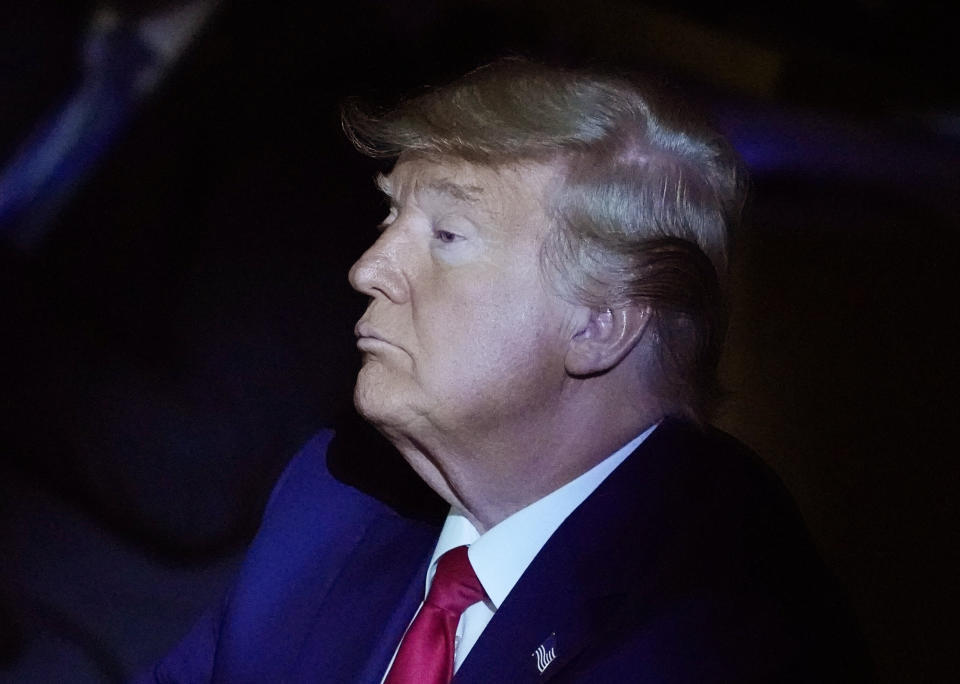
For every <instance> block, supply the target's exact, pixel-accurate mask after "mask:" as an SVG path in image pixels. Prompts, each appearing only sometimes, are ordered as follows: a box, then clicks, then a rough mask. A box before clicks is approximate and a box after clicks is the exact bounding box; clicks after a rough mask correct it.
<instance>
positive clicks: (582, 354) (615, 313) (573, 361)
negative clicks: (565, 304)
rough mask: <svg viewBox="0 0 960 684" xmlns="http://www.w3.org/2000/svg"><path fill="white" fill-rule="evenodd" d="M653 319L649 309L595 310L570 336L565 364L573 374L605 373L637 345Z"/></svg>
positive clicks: (631, 307) (637, 307) (641, 307)
mask: <svg viewBox="0 0 960 684" xmlns="http://www.w3.org/2000/svg"><path fill="white" fill-rule="evenodd" d="M649 322H650V308H649V307H644V306H637V305H628V306H624V307H619V308H605V309H594V310H592V311H590V315H589V318H588V320H587V322H586V324H585V325H583V326H582V327H581V328H580V329H579V330H578V331H577V333H576V334H575V335H574V336H573V337H572V338H571V340H570V346H569V347H568V349H567V356H566V359H565V365H566V369H567V372H568V373H569V374H570V375H574V376H579V377H585V376H589V375H597V374H600V373H605V372H606V371H608V370H610V369H611V368H613V367H614V366H616V365H617V364H619V363H620V362H621V361H622V360H623V359H624V358H625V357H626V356H627V355H628V354H629V353H630V352H631V351H632V350H633V348H634V347H636V345H637V342H639V341H640V339H641V337H643V334H644V332H645V331H646V328H647V324H648V323H649Z"/></svg>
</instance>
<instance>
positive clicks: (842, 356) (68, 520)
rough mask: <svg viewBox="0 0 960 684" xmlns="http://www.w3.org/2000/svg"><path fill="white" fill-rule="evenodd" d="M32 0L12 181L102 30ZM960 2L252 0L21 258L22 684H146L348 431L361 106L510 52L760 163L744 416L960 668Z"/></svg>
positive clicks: (8, 660)
mask: <svg viewBox="0 0 960 684" xmlns="http://www.w3.org/2000/svg"><path fill="white" fill-rule="evenodd" d="M63 4H65V3H56V2H53V1H52V0H41V1H36V2H29V3H28V2H25V1H21V2H12V3H9V6H10V9H8V11H7V15H8V16H7V18H6V19H4V25H3V26H2V28H0V32H2V33H0V39H2V40H0V78H2V81H0V87H2V91H0V163H4V161H3V160H6V159H8V158H9V157H10V156H11V155H13V154H14V152H15V151H16V150H17V148H18V145H19V144H20V143H21V141H22V140H23V139H24V138H25V137H26V136H27V134H28V133H29V131H30V130H31V128H32V127H33V126H34V125H35V123H36V122H37V121H38V120H39V119H40V118H41V117H42V116H43V115H44V114H45V113H47V112H49V111H50V110H51V107H55V106H56V104H57V102H58V101H60V100H61V99H62V97H63V95H64V93H66V92H68V91H69V89H70V87H71V84H72V83H74V82H75V81H76V79H77V78H78V74H77V46H78V41H79V40H80V38H79V37H80V35H81V33H82V31H83V28H84V26H85V24H86V22H87V21H88V19H89V15H90V13H91V12H92V10H93V8H94V3H92V2H87V3H84V2H79V3H76V4H73V5H69V6H68V7H62V6H61V5H63ZM946 5H947V3H936V2H929V1H920V2H913V3H894V2H884V1H882V0H876V1H874V2H866V1H864V2H853V1H841V2H832V3H829V4H828V3H819V2H813V3H777V4H775V5H771V6H769V7H767V8H766V9H758V8H756V7H752V6H749V7H748V5H747V3H739V2H730V3H723V4H720V3H717V6H715V7H712V8H710V9H704V8H702V7H700V6H699V5H698V4H695V3H691V2H679V3H665V2H649V3H637V2H630V1H628V0H600V1H597V2H586V1H571V2H539V1H534V2H526V3H511V2H506V1H503V2H498V1H495V0H487V1H480V0H473V1H465V2H452V1H445V0H417V1H415V2H407V3H404V4H403V5H402V6H400V3H378V2H373V1H372V0H355V1H353V2H350V3H347V4H345V5H342V6H338V7H333V8H330V9H321V8H320V7H318V6H316V5H315V4H314V3H309V4H308V3H302V4H301V3H292V2H273V3H244V2H239V1H236V2H229V1H225V2H223V3H222V5H221V7H220V8H219V10H218V11H217V12H216V14H215V15H214V16H213V18H212V19H211V20H210V21H209V23H208V24H207V25H206V26H205V28H204V30H203V31H202V33H201V34H200V35H199V36H198V37H197V38H196V40H195V41H194V43H193V44H192V45H191V47H190V49H189V51H188V53H187V54H186V55H185V56H184V58H183V59H182V61H181V62H180V64H179V65H178V66H177V68H176V69H175V70H174V71H173V72H172V73H171V74H170V76H169V77H168V78H167V79H166V80H165V81H164V82H163V83H162V84H161V85H160V87H159V88H158V89H157V91H156V92H155V93H154V94H153V95H152V97H151V98H150V100H149V101H148V102H147V103H146V104H145V105H144V106H143V107H142V108H141V109H140V110H139V111H138V112H137V114H136V116H135V117H134V119H133V120H132V122H131V123H130V125H129V126H128V128H127V129H126V130H125V131H124V132H123V134H122V135H121V136H120V137H119V139H118V140H117V141H116V143H115V144H114V145H113V147H112V148H111V150H110V152H109V154H107V155H106V156H105V157H104V158H103V160H102V161H101V163H100V164H99V165H98V167H97V168H96V170H95V172H94V173H93V174H92V175H91V177H90V178H88V179H87V181H86V182H85V183H84V184H83V185H82V187H81V188H80V189H79V191H78V192H77V193H76V194H75V195H74V196H73V197H72V198H71V200H70V202H69V203H67V204H66V206H65V207H64V208H63V209H62V211H60V212H59V214H58V215H57V217H56V219H55V221H54V222H53V223H52V224H51V228H50V231H49V233H48V235H47V238H46V239H45V240H44V241H43V242H42V243H40V244H38V245H37V246H36V247H34V248H32V249H23V248H19V247H17V246H16V245H15V244H13V243H11V242H5V243H3V244H2V245H0V311H2V318H0V320H2V321H3V322H4V325H3V327H4V329H5V331H6V332H5V333H4V334H3V335H2V336H0V340H2V341H0V383H2V385H0V387H2V390H3V391H2V394H0V402H2V404H0V681H17V682H34V681H36V682H44V681H78V682H80V681H92V682H97V681H119V680H122V679H123V678H124V677H125V676H128V675H129V674H131V673H132V672H134V671H136V670H138V669H139V668H142V667H143V666H144V665H146V664H148V663H149V662H151V661H152V660H153V659H155V658H156V657H158V656H159V655H161V654H162V653H163V652H164V651H166V650H167V649H168V648H169V647H170V646H171V644H172V643H173V642H175V640H176V639H177V637H178V636H179V635H181V634H182V633H183V632H184V631H185V630H186V629H187V627H188V626H189V624H190V623H191V621H192V618H193V616H194V615H195V614H196V612H197V611H198V610H200V609H201V608H202V607H203V606H205V605H208V604H210V603H211V602H213V601H216V600H217V597H218V596H219V595H220V593H221V591H222V590H223V587H224V586H225V585H226V583H227V582H228V581H229V577H230V574H231V571H232V569H233V568H234V567H235V564H236V562H237V558H238V556H239V554H240V553H241V552H242V548H243V546H244V544H245V543H246V542H247V541H248V540H249V538H250V536H251V534H253V532H254V531H255V529H256V524H257V520H258V517H259V514H260V512H261V510H262V507H263V505H264V503H265V501H266V497H267V496H268V495H269V491H270V488H271V486H272V483H273V482H274V480H275V478H276V477H277V475H278V473H279V472H280V470H281V469H282V467H283V465H284V464H285V462H286V461H287V460H288V459H289V458H290V456H291V455H292V454H293V453H294V452H295V451H296V449H297V448H298V446H299V445H300V444H302V443H303V442H304V441H305V440H306V439H307V438H308V437H309V436H310V435H311V434H312V433H313V432H314V431H315V430H316V429H317V428H318V427H320V426H323V425H329V424H335V423H336V422H337V421H338V416H340V415H342V414H343V413H344V412H346V411H348V410H349V403H350V391H351V387H352V379H353V375H354V372H355V369H356V367H357V363H358V357H357V354H356V352H355V350H354V347H353V336H352V326H353V322H354V320H355V319H356V317H357V315H358V314H359V312H360V311H361V309H362V306H363V301H362V298H360V297H359V296H357V295H355V294H353V293H351V291H350V289H349V287H348V285H347V283H346V271H347V269H348V267H349V265H350V264H351V263H352V261H353V260H354V259H355V258H356V257H357V256H359V254H360V253H361V252H362V250H363V249H364V247H365V246H366V245H367V244H369V242H370V241H371V240H372V239H373V236H374V232H373V226H374V225H375V224H376V223H377V222H378V221H379V220H380V218H382V217H381V213H382V209H383V208H382V205H381V203H380V200H379V199H378V198H377V195H376V192H375V190H374V187H373V184H372V182H371V180H370V179H371V178H372V175H373V174H374V172H375V171H376V170H377V168H378V166H377V164H375V163H373V162H370V161H368V160H364V159H362V158H360V157H359V155H357V154H356V153H354V152H353V151H352V150H351V149H350V148H349V146H348V144H347V143H346V142H345V141H344V140H343V136H342V134H341V133H340V129H339V123H338V105H339V103H340V102H341V101H342V99H343V98H344V97H345V96H348V95H359V96H362V97H364V98H366V99H367V100H368V101H370V102H373V103H389V102H390V101H392V100H393V99H395V98H396V97H397V96H398V95H399V94H401V93H404V92H408V91H410V90H411V89H413V88H417V87H420V86H423V85H429V84H438V83H442V82H445V81H447V80H450V79H451V78H452V77H455V76H456V75H458V74H460V73H462V72H464V71H466V70H467V69H469V68H472V67H474V66H476V65H478V64H480V63H482V62H484V61H488V60H490V59H492V58H495V57H498V56H501V55H504V54H525V55H529V56H533V57H538V58H541V59H545V60H550V61H560V62H566V63H570V64H586V65H595V66H602V67H608V68H614V69H621V70H628V71H633V70H639V71H641V72H644V73H647V74H651V75H652V76H653V78H654V79H656V80H658V81H660V82H661V83H662V84H663V85H664V86H665V87H666V88H668V89H669V90H673V91H676V92H677V93H680V94H683V95H684V96H685V97H687V98H688V99H690V100H693V101H695V102H697V103H698V104H699V105H700V106H701V107H702V108H704V109H705V110H707V111H708V112H709V113H710V114H711V115H712V116H713V118H714V119H715V121H716V122H717V124H718V126H719V127H720V128H721V129H722V130H723V131H724V132H726V133H727V134H728V135H729V136H730V137H731V139H732V140H733V141H734V144H735V145H736V146H737V148H738V149H739V150H740V152H741V154H742V155H743V157H744V158H745V160H746V162H747V163H748V165H749V166H750V167H751V171H752V173H753V181H754V197H753V202H752V206H751V208H750V209H751V210H750V221H749V225H748V229H747V230H745V231H744V232H743V234H742V235H740V236H739V238H738V249H739V252H738V257H737V259H736V262H735V269H736V272H735V273H736V274H735V277H734V291H733V312H734V316H733V322H732V327H731V331H730V337H729V343H728V354H727V357H726V359H725V362H724V377H725V380H726V383H727V386H728V388H729V389H730V390H731V395H730V398H729V400H728V402H727V404H726V406H725V408H724V410H723V412H722V414H721V416H720V419H719V421H718V422H719V424H720V425H721V426H722V427H724V428H725V429H727V430H729V431H730V432H732V433H734V434H735V435H737V436H738V437H740V438H741V439H742V440H744V441H745V442H747V443H748V444H750V445H751V446H753V447H754V448H755V449H757V451H758V452H759V453H760V454H761V455H762V456H764V458H765V459H766V460H767V461H768V462H769V463H770V464H771V465H772V466H773V467H774V468H775V469H776V470H777V471H778V472H779V473H780V475H781V477H782V478H783V479H784V481H785V482H786V483H787V485H788V487H789V488H790V489H791V491H792V492H793V493H794V495H795V496H796V498H797V501H798V503H799V505H800V508H801V509H802V511H803V513H804V516H805V517H806V519H807V521H808V524H809V526H810V528H811V530H812V532H813V533H814V536H815V538H816V539H817V541H818V544H819V547H820V549H821V552H822V554H823V556H824V558H825V560H826V561H827V563H828V564H829V565H830V567H831V568H832V569H833V570H834V572H835V573H836V574H837V575H838V577H839V578H840V579H841V581H842V582H843V583H844V585H845V586H846V588H847V590H848V592H849V595H850V599H851V602H852V605H853V607H854V609H855V611H856V613H857V615H858V617H859V619H860V622H861V625H862V627H863V632H864V634H865V637H866V639H867V641H868V643H869V645H870V648H871V653H872V656H873V658H874V660H875V661H876V664H877V670H878V675H879V678H880V680H881V681H883V682H900V681H909V682H920V681H944V680H946V679H947V678H948V674H947V673H952V672H953V669H954V667H953V653H954V651H955V650H956V649H955V643H956V642H955V640H954V636H955V632H956V628H957V620H956V618H955V615H956V612H957V609H958V607H960V606H958V603H960V602H958V601H957V589H956V586H957V583H956V581H955V574H956V573H957V571H958V569H960V563H958V558H957V556H958V548H960V544H958V541H960V540H958V534H957V528H958V525H957V503H956V498H955V495H954V493H955V491H956V489H957V485H958V484H960V482H958V481H960V477H958V468H957V467H956V465H955V459H956V452H957V449H956V446H955V442H954V441H953V437H952V433H954V432H955V431H956V430H955V428H956V424H957V421H958V418H960V416H958V412H957V410H956V404H957V397H956V394H957V393H956V379H957V372H956V371H957V361H956V355H957V351H956V350H957V344H956V338H955V335H956V333H955V332H954V328H955V327H956V319H957V304H956V293H957V286H956V283H957V273H958V267H960V249H958V247H960V244H958V243H960V233H958V229H960V221H958V217H960V209H958V206H957V199H958V196H960V193H958V190H960V174H958V160H960V154H958V153H960V106H958V92H957V87H956V74H957V70H956V68H955V67H956V65H955V62H953V61H951V60H952V52H953V49H954V45H953V42H952V41H953V37H952V36H951V35H950V30H949V27H950V26H951V25H950V24H949V22H947V21H946Z"/></svg>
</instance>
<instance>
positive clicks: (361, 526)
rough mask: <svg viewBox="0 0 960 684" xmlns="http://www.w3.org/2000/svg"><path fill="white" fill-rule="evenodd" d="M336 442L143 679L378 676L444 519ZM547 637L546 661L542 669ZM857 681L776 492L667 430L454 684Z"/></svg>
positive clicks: (563, 535)
mask: <svg viewBox="0 0 960 684" xmlns="http://www.w3.org/2000/svg"><path fill="white" fill-rule="evenodd" d="M332 437H333V435H332V433H331V432H323V433H321V434H319V435H317V436H316V437H315V438H314V439H313V440H312V441H311V442H310V443H309V444H308V445H307V446H306V447H305V448H304V449H303V451H302V452H301V453H300V454H299V455H298V456H297V457H296V458H295V459H294V460H293V461H292V462H291V464H290V466H289V467H288V468H287V470H286V472H285V473H284V475H283V477H282V479H281V480H280V482H279V483H278V485H277V487H276V489H275V491H274V493H273V496H272V498H271V500H270V503H269V505H268V507H267V510H266V513H265V516H264V520H263V524H262V527H261V529H260V531H259V533H258V535H257V537H256V539H255V541H254V542H253V545H252V547H251V548H250V551H249V554H248V556H247V558H246V560H245V562H244V564H243V566H242V569H241V571H240V573H239V576H238V578H237V580H236V582H235V585H234V587H233V589H232V590H231V591H230V593H229V595H228V596H227V597H226V599H225V600H224V602H223V604H222V605H221V606H220V607H219V608H218V609H217V610H215V611H212V612H211V613H209V614H208V615H206V616H205V617H204V618H203V619H202V620H201V621H200V622H199V623H198V624H197V625H196V626H195V628H194V629H193V631H192V632H191V633H190V634H189V635H188V636H187V637H186V638H185V640H184V641H183V642H182V643H181V644H180V645H179V646H178V647H177V648H176V649H175V650H174V651H173V652H172V653H171V654H170V655H168V656H167V657H166V658H165V659H164V660H163V661H162V662H161V663H159V664H158V665H157V666H156V668H155V669H154V670H153V672H151V673H150V674H149V675H147V676H146V677H145V678H144V679H143V681H161V682H167V681H173V682H206V681H215V682H228V683H230V684H240V683H243V682H279V681H285V682H363V683H366V682H371V683H373V684H376V683H377V682H379V681H380V679H381V677H382V675H383V673H384V671H385V669H386V667H387V664H388V662H389V660H390V657H391V656H392V654H393V651H394V649H395V647H396V645H397V643H398V642H399V640H400V638H401V636H402V634H403V631H404V629H405V628H406V626H407V624H408V623H409V621H410V619H411V618H412V616H413V614H414V612H415V611H416V609H417V606H418V604H419V602H420V600H421V599H422V597H423V591H424V577H425V572H426V566H427V563H428V562H429V558H430V556H431V553H432V551H433V547H434V544H435V542H436V538H437V535H438V532H439V524H440V522H441V521H442V516H440V517H439V518H438V519H430V517H429V516H424V515H413V514H411V512H410V511H409V510H405V509H404V507H403V506H402V505H399V504H398V503H397V502H396V501H390V502H388V503H384V502H382V501H381V500H379V499H378V498H375V497H373V496H371V495H370V494H368V493H366V492H364V491H362V490H361V489H359V488H357V487H356V486H354V485H353V484H347V483H345V482H344V481H343V480H348V481H349V480H350V479H351V476H350V475H349V473H347V474H345V475H344V474H338V476H334V475H333V474H332V473H331V470H333V471H334V472H336V471H337V470H338V467H337V466H336V464H333V463H330V462H329V461H330V458H329V456H330V453H332V450H331V449H329V448H328V447H329V444H330V440H331V439H332ZM387 471H389V469H387ZM338 478H339V479H338ZM387 479H389V478H387ZM383 480H384V478H381V481H383ZM387 484H389V483H387ZM543 643H549V644H550V645H551V646H554V649H555V653H556V656H557V657H556V659H555V660H554V661H553V662H551V663H550V664H549V665H548V666H547V667H546V669H545V670H544V671H543V672H542V673H541V672H540V671H539V668H538V667H537V662H538V661H537V658H536V657H535V656H534V651H535V650H536V649H537V647H538V646H540V645H541V644H543ZM865 672H866V670H865V668H864V667H863V659H862V655H861V650H860V647H859V642H858V640H857V637H856V633H855V630H854V629H853V628H852V623H851V621H850V619H849V618H848V615H847V612H846V610H845V609H844V607H843V602H842V600H841V597H840V594H839V592H838V591H837V590H836V588H835V586H834V583H833V582H832V580H831V579H830V577H829V575H828V573H827V572H826V571H825V570H824V568H823V566H822V564H821V563H820V561H819V560H818V558H817V555H816V553H815V551H814V549H813V546H812V544H811V543H810V541H809V538H808V536H807V534H806V532H805V530H804V527H803V525H802V522H801V520H800V518H799V516H798V514H797V512H796V510H795V508H794V506H793V504H792V502H791V501H790V499H789V497H788V496H787V495H786V493H785V492H784V491H783V489H782V486H781V485H780V483H779V481H778V480H777V479H776V478H775V476H773V474H772V473H771V472H770V471H769V470H768V469H767V468H765V467H764V466H763V465H762V464H761V463H760V462H759V461H758V459H757V458H756V457H755V456H754V455H753V454H752V453H750V452H749V451H748V450H746V449H745V448H744V447H743V446H742V445H740V444H739V443H737V442H736V441H735V440H733V439H732V438H730V437H729V436H727V435H724V434H723V433H720V432H718V431H715V430H711V429H707V430H700V429H698V428H695V427H692V426H689V425H686V424H684V423H681V422H677V421H670V420H668V421H666V422H665V423H663V424H662V425H661V426H660V427H659V428H658V429H657V430H655V431H654V432H653V434H651V435H650V437H648V438H647V440H646V441H645V442H644V443H643V444H641V446H640V447H639V448H638V449H637V450H636V452H634V453H633V454H632V455H631V456H630V457H629V458H628V459H627V460H626V461H625V462H624V463H623V464H622V465H621V466H620V467H619V468H618V469H617V470H615V471H614V472H613V474H612V475H610V477H609V478H608V479H607V480H606V481H605V482H603V483H602V484H601V485H600V487H599V488H598V489H597V490H596V491H595V492H594V493H593V494H592V495H591V496H590V497H589V498H588V499H587V500H586V501H585V502H584V503H583V504H582V505H581V506H580V507H579V508H577V509H576V510H575V511H574V512H573V513H572V514H571V515H570V517H569V518H568V519H567V520H566V521H565V522H564V523H563V524H562V525H561V526H560V528H559V529H558V530H557V532H556V533H555V534H554V535H553V537H551V538H550V540H549V541H548V542H547V544H546V545H545V546H544V547H543V549H542V550H541V552H540V553H539V554H538V555H537V557H536V558H535V559H534V561H533V562H532V563H531V565H530V566H529V568H528V569H527V571H526V572H525V573H524V574H523V576H522V577H521V578H520V580H519V582H518V583H517V584H516V586H515V587H514V589H513V591H512V592H511V593H510V594H509V596H508V597H507V599H506V600H505V601H504V603H503V604H502V605H501V606H500V609H499V610H498V611H497V612H496V614H495V615H494V617H493V619H492V620H491V622H490V623H489V625H488V626H487V628H486V630H485V631H484V633H483V634H482V635H481V637H480V640H479V641H478V642H477V643H476V645H475V646H474V648H473V650H472V651H471V652H470V654H469V656H468V657H467V659H466V661H465V662H464V663H463V665H462V666H461V668H460V670H459V671H458V673H457V675H456V678H455V682H457V683H463V684H466V683H480V682H484V683H489V682H546V681H551V682H557V683H559V682H774V681H776V682H781V681H782V682H833V681H837V682H841V681H861V680H864V679H866V674H865Z"/></svg>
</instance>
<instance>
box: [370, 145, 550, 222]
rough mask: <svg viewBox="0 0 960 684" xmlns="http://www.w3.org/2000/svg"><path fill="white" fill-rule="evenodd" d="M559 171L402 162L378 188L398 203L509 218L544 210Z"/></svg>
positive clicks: (544, 167)
mask: <svg viewBox="0 0 960 684" xmlns="http://www.w3.org/2000/svg"><path fill="white" fill-rule="evenodd" d="M555 175H556V173H555V171H554V169H553V168H552V167H550V166H549V165H546V164H526V163H523V164H521V163H515V164H502V165H498V166H495V167H494V166H484V165H479V164H472V163H470V162H466V161H462V160H457V159H441V160H432V159H425V158H422V157H414V158H404V157H401V158H400V159H399V160H398V162H397V164H396V166H395V167H394V168H393V171H391V172H390V174H389V175H387V176H380V177H379V178H378V179H377V185H378V186H379V187H380V189H381V190H382V191H383V192H384V193H385V194H386V195H387V196H389V197H390V198H392V199H393V200H394V201H396V202H397V203H398V204H401V205H403V204H406V203H407V202H409V201H411V200H413V201H415V202H416V203H418V204H420V205H426V206H427V207H429V206H435V205H439V206H458V207H462V208H464V209H467V210H472V211H476V212H480V213H485V214H488V215H490V216H491V217H500V218H505V217H506V216H507V215H508V214H511V213H517V212H521V213H529V212H531V211H537V210H539V211H540V212H541V213H543V211H544V206H545V200H546V196H547V193H548V187H549V186H550V185H551V183H552V181H553V178H554V176H555Z"/></svg>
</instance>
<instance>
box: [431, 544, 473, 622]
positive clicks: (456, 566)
mask: <svg viewBox="0 0 960 684" xmlns="http://www.w3.org/2000/svg"><path fill="white" fill-rule="evenodd" d="M484 596H486V592H485V591H484V590H483V585H482V584H480V580H479V579H477V573H475V572H474V571H473V566H472V565H470V559H469V557H468V556H467V547H466V546H458V547H456V548H453V549H450V550H449V551H447V552H446V553H445V554H443V555H442V556H440V558H439V559H438V560H437V571H436V573H435V574H434V575H433V582H432V583H431V584H430V591H429V593H428V594H427V600H426V603H427V604H428V605H432V606H435V607H437V608H440V609H441V610H446V611H449V612H451V613H454V614H455V615H460V613H462V612H463V611H464V610H466V609H467V608H468V607H469V606H472V605H473V604H474V603H477V602H478V601H482V600H483V598H484Z"/></svg>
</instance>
